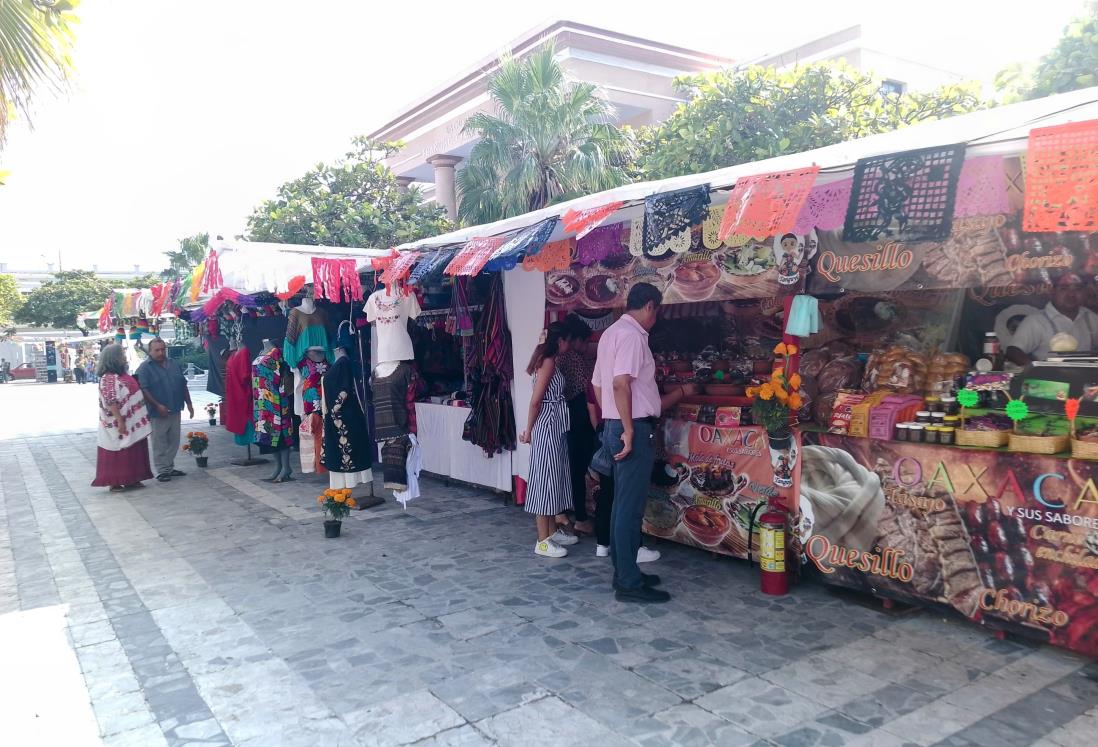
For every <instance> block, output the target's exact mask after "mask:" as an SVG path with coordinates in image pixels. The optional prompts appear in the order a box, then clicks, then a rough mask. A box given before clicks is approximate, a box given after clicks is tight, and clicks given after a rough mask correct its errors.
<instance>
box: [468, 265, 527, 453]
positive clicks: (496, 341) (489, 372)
mask: <svg viewBox="0 0 1098 747" xmlns="http://www.w3.org/2000/svg"><path fill="white" fill-rule="evenodd" d="M473 340H474V345H473V349H472V351H471V352H472V355H471V356H470V358H469V369H470V376H471V378H472V382H471V383H472V387H471V389H472V400H473V401H472V409H471V410H470V412H469V417H468V418H467V419H466V420H465V427H464V429H463V431H462V436H461V437H462V439H463V440H465V441H468V442H470V443H473V444H476V445H477V446H479V447H481V448H482V449H483V450H484V453H485V454H488V455H492V454H498V453H500V452H502V451H504V450H507V451H514V450H515V433H516V428H515V416H514V407H513V406H512V404H511V379H512V378H513V376H514V366H513V364H512V360H511V332H510V330H509V329H508V328H507V317H506V310H505V308H504V301H503V275H495V276H494V277H493V278H492V286H491V288H490V290H489V292H488V300H487V301H486V302H485V304H484V310H483V312H482V313H481V316H480V320H479V321H478V322H477V326H476V334H475V335H474V336H473Z"/></svg>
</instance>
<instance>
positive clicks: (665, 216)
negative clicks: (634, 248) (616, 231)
mask: <svg viewBox="0 0 1098 747" xmlns="http://www.w3.org/2000/svg"><path fill="white" fill-rule="evenodd" d="M708 212H709V185H708V184H703V185H701V186H699V187H688V188H686V189H679V190H675V191H674V192H664V193H661V194H657V195H651V196H649V197H645V198H644V232H643V239H642V246H643V247H644V250H645V252H646V253H647V252H649V251H652V250H653V249H655V248H656V247H658V246H659V245H660V244H662V243H663V242H665V241H667V240H668V239H671V238H673V237H675V236H676V235H678V234H681V233H682V232H683V231H688V230H689V229H690V228H691V227H692V226H695V225H697V224H700V223H701V222H702V221H704V220H705V217H706V215H707V214H708ZM655 256H659V255H655Z"/></svg>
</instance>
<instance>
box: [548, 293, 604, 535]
mask: <svg viewBox="0 0 1098 747" xmlns="http://www.w3.org/2000/svg"><path fill="white" fill-rule="evenodd" d="M564 324H565V325H567V327H568V333H567V334H568V337H569V341H570V344H569V348H568V350H567V351H565V352H562V353H561V354H560V355H558V356H557V368H558V369H559V370H560V372H561V373H562V374H564V400H565V402H567V403H568V419H569V428H568V464H569V472H570V478H571V482H572V511H573V513H572V517H573V519H574V520H575V523H574V524H573V525H572V530H573V531H574V532H575V533H576V534H591V533H592V532H593V531H594V529H595V526H594V523H593V522H592V521H591V519H590V517H589V516H588V514H587V466H588V465H589V464H590V463H591V456H592V455H593V454H594V453H595V431H594V429H593V428H592V427H591V418H590V417H589V416H588V414H587V388H588V387H589V386H590V384H591V372H592V369H593V368H594V366H593V365H592V362H589V361H588V360H587V358H586V356H585V355H584V353H585V352H586V350H587V342H588V340H590V339H591V328H590V327H589V326H588V325H587V323H586V322H584V321H583V319H581V318H580V317H579V316H578V315H576V314H569V315H568V317H567V318H566V319H565V320H564Z"/></svg>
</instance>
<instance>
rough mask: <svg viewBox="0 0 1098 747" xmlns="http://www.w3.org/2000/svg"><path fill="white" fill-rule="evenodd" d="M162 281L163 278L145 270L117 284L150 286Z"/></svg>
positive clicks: (132, 286)
mask: <svg viewBox="0 0 1098 747" xmlns="http://www.w3.org/2000/svg"><path fill="white" fill-rule="evenodd" d="M162 282H164V278H163V277H161V276H160V275H157V274H156V273H155V272H146V273H145V274H144V275H139V276H137V277H133V278H130V279H129V280H125V281H123V282H121V283H119V284H118V287H120V288H152V287H153V286H154V285H156V284H157V283H162Z"/></svg>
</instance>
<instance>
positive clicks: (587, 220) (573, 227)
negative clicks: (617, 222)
mask: <svg viewBox="0 0 1098 747" xmlns="http://www.w3.org/2000/svg"><path fill="white" fill-rule="evenodd" d="M624 204H625V203H624V202H622V201H621V200H617V201H615V202H609V203H607V204H605V205H599V206H598V207H593V208H587V209H586V210H568V211H567V212H566V213H565V214H564V218H563V219H562V225H563V226H564V230H565V231H567V232H568V233H575V234H576V240H577V241H578V240H580V239H582V238H583V237H584V236H586V235H587V234H589V233H591V231H593V230H594V229H595V228H597V227H598V225H599V224H600V223H602V222H603V221H604V220H606V219H607V218H609V217H610V216H611V215H613V214H614V213H616V212H617V211H618V209H619V208H620V207H621V206H622V205H624Z"/></svg>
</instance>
